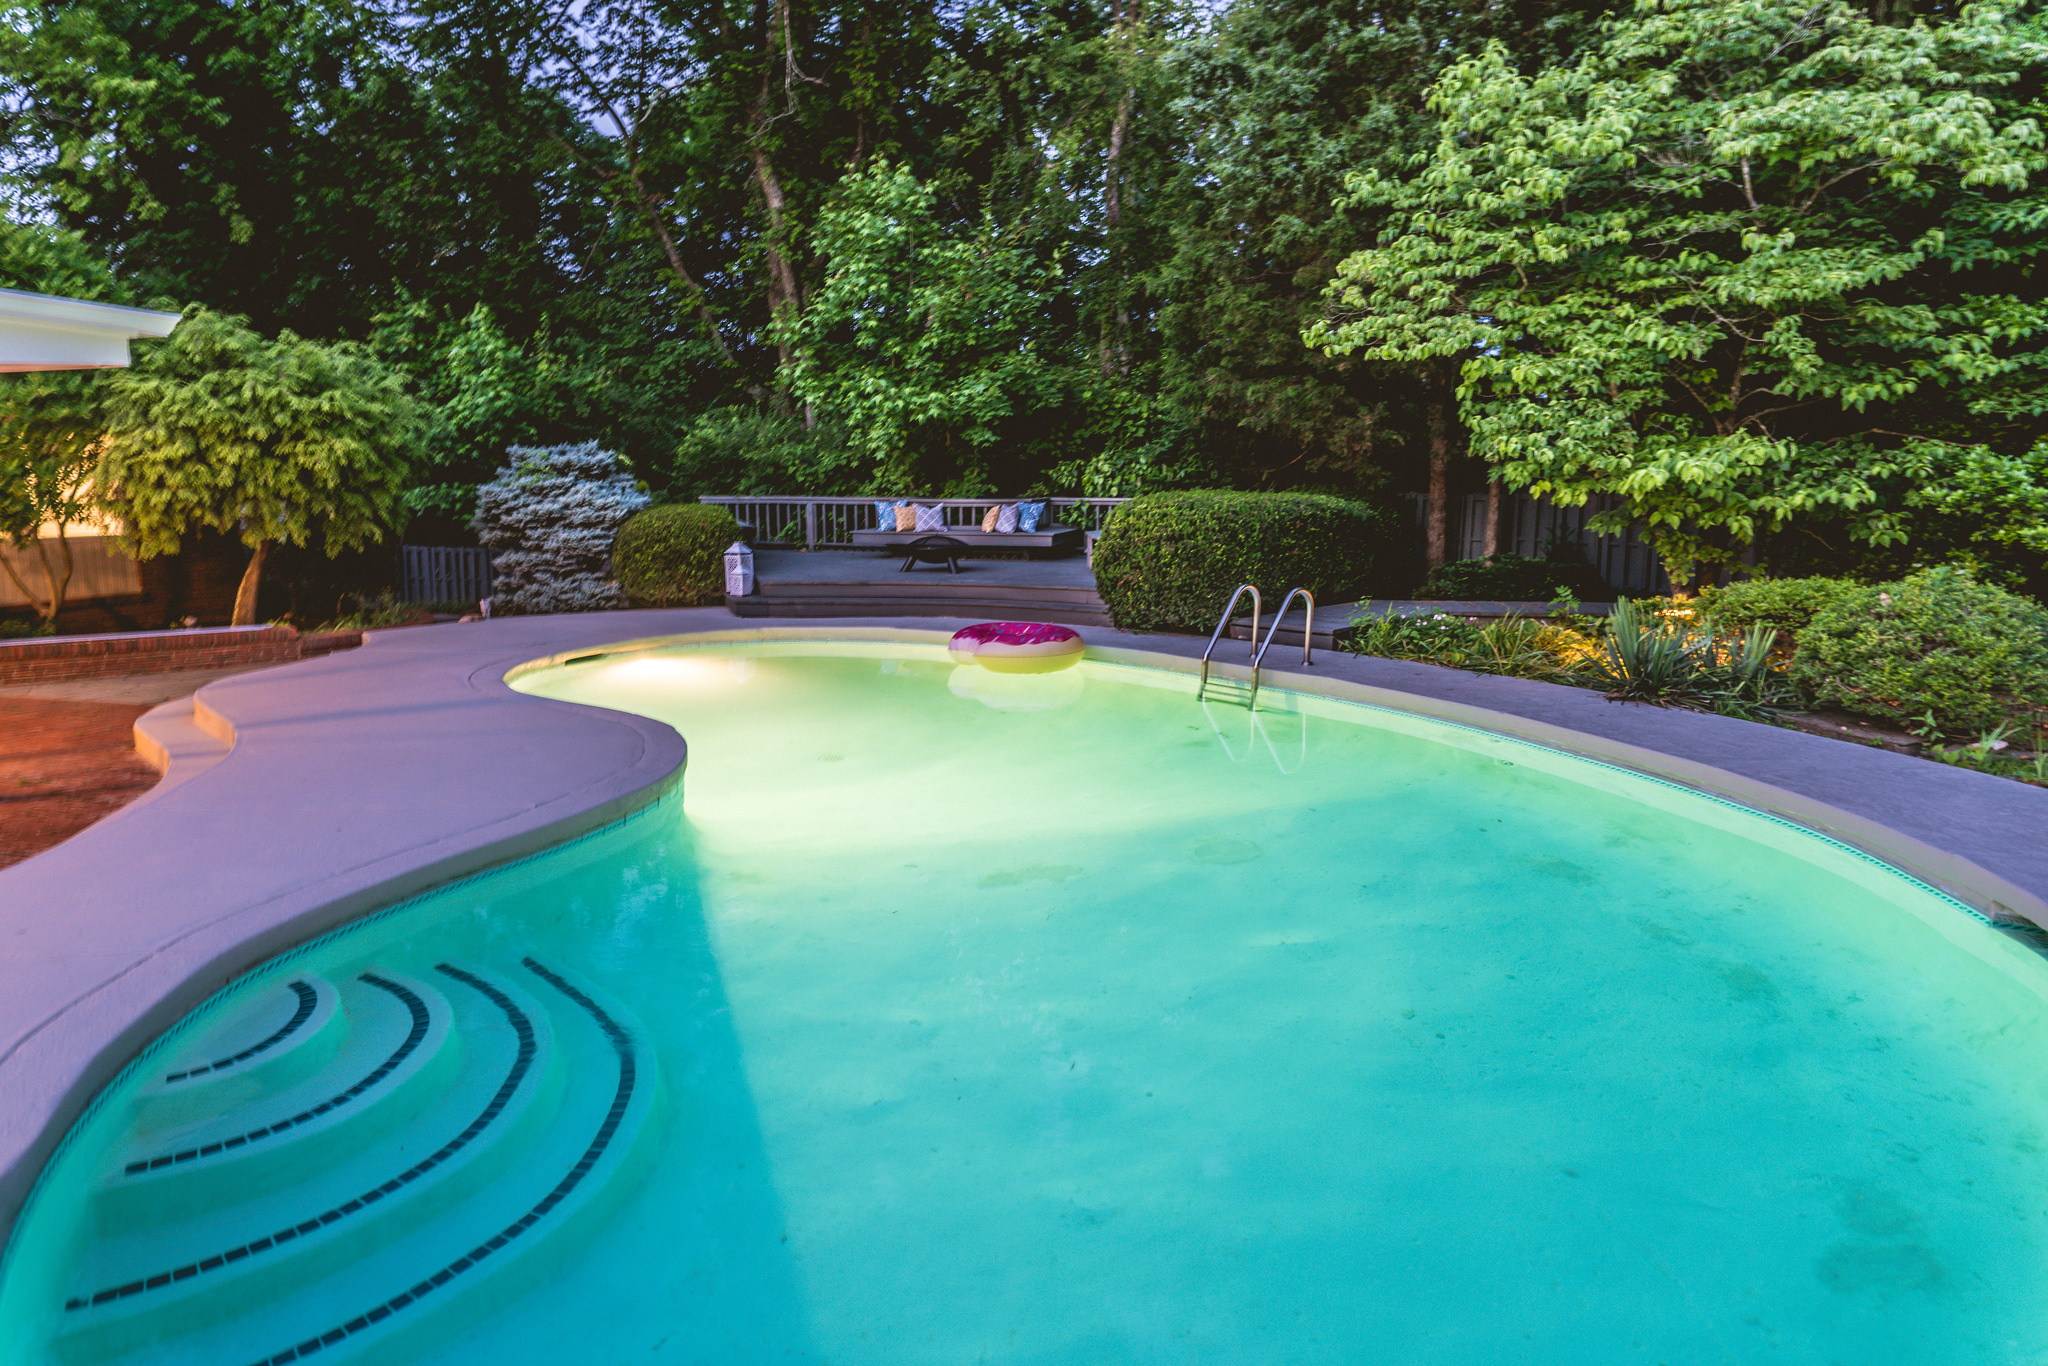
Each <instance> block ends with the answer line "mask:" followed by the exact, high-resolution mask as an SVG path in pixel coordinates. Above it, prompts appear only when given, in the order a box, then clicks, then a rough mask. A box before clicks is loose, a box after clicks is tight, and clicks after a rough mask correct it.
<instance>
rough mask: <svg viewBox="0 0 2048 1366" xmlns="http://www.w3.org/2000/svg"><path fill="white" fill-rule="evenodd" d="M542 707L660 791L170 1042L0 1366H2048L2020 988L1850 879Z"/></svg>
mask: <svg viewBox="0 0 2048 1366" xmlns="http://www.w3.org/2000/svg"><path fill="white" fill-rule="evenodd" d="M517 686H519V687H521V688H522V689H523V690H525V691H528V692H531V693H533V694H536V695H539V696H545V697H552V698H562V699H569V700H573V701H578V702H587V703H592V704H596V705H602V706H609V707H615V708H619V709H623V710H628V711H633V712H639V713H643V714H646V715H650V716H655V717H659V718H661V719H663V720H665V721H668V722H671V723H672V724H674V725H675V726H676V727H677V728H678V729H679V730H680V731H681V732H682V733H683V735H684V736H685V737H686V738H687V740H688V743H689V767H688V772H687V777H686V780H685V783H684V786H683V792H682V796H681V798H680V800H675V799H671V800H669V801H666V802H664V803H662V804H660V805H657V806H656V807H654V808H652V809H651V810H649V811H647V812H645V813H643V814H642V815H640V816H638V817H635V818H633V819H631V820H628V821H626V822H624V823H622V824H621V825H619V826H617V827H614V828H613V829H611V830H609V831H607V832H604V833H602V834H600V835H598V836H595V837H591V838H587V839H585V840H582V841H579V842H577V843H574V844H572V845H569V846H566V847H564V848H561V849H558V850H555V851H553V852H550V853H548V854H545V855H542V856H540V857H537V858H535V859H532V860H529V861H527V862H525V863H523V864H520V865H518V866H515V867H512V868H509V869H505V870H501V871H498V872H496V873H492V874H489V875H485V876H482V877H479V878H475V879H471V880H469V881H467V882H465V883H462V884H460V885H458V886H454V887H451V888H447V889H444V890H442V891H440V892H437V893H435V894H433V895H430V896H427V897H424V898H422V899H420V900H418V901H416V902H414V903H410V904H408V905H407V906H404V907H401V908H398V909H396V910H395V911H393V912H391V913H389V914H386V915H383V916H381V917H378V918H375V919H373V920H371V921H369V922H366V923H364V924H361V925H358V926H356V927H352V928H351V929H349V930H346V931H343V932H341V933H338V934H336V935H333V936H331V937H329V938H327V939H326V940H323V941H321V942H319V943H316V944H314V945H312V946H310V947H308V948H306V949H304V950H301V951H299V952H297V953H295V954H292V955H288V956H287V957H286V958H284V959H281V960H279V961H277V962H275V963H272V964H270V965H267V966H266V967H265V968H263V969H262V970H260V971H258V972H256V973H254V974H252V975H250V976H249V977H248V978H246V979H244V980H243V981H242V982H240V983H238V984H237V985H236V986H234V987H232V988H231V989H229V990H228V991H227V992H225V993H223V994H222V995H221V996H220V997H219V998H217V999H216V1000H215V1001H214V1002H212V1003H210V1004H209V1005H208V1006H206V1007H205V1008H203V1009H202V1010H200V1011H198V1012H196V1013H195V1015H194V1016H193V1017H192V1018H190V1019H189V1020H188V1021H187V1022H186V1023H185V1024H184V1025H182V1026H181V1027H180V1028H179V1029H178V1030H176V1031H174V1032H173V1033H172V1034H171V1035H170V1036H169V1037H167V1038H166V1039H165V1040H164V1041H163V1042H162V1043H161V1044H160V1045H159V1046H158V1047H157V1048H156V1049H154V1050H153V1051H152V1052H151V1053H150V1054H149V1055H147V1056H146V1057H145V1058H144V1059H143V1060H142V1062H141V1063H139V1064H138V1065H137V1066H136V1067H135V1068H133V1069H131V1071H130V1072H129V1074H127V1075H126V1076H125V1077H124V1078H123V1079H122V1080H121V1081H120V1082H118V1083H117V1084H116V1085H115V1086H113V1087H112V1088H111V1089H110V1090H109V1092H108V1093H107V1094H106V1095H105V1096H104V1097H103V1098H102V1102H101V1104H99V1106H98V1107H97V1108H96V1109H95V1110H94V1111H93V1112H92V1114H91V1115H90V1116H89V1117H88V1118H87V1119H86V1120H85V1121H83V1122H82V1123H81V1124H80V1126H79V1127H78V1128H77V1129H76V1130H75V1131H74V1133H73V1135H72V1138H71V1140H70V1141H69V1143H68V1144H67V1146H66V1148H65V1149H64V1151H63V1153H62V1154H61V1156H60V1157H59V1159H58V1160H57V1161H56V1162H55V1163H53V1165H52V1167H51V1169H50V1171H49V1172H48V1173H47V1174H46V1177H45V1180H44V1182H43V1184H42V1185H41V1187H40V1188H39V1190H38V1193H37V1195H36V1197H35V1199H34V1201H33V1203H32V1205H31V1208H30V1210H29V1212H28V1214H27V1215H26V1216H25V1218H24V1220H23V1223H22V1225H21V1227H20V1229H19V1230H18V1232H17V1235H16V1237H15V1239H14V1241H13V1244H12V1245H11V1247H10V1249H9V1252H8V1256H7V1261H6V1263H5V1267H4V1281H0V1360H4V1361H6V1362H9V1363H33V1362H46V1361H47V1362H64V1363H85V1362H102V1361H109V1362H110V1361H134V1362H149V1363H151V1364H152V1366H157V1364H158V1363H164V1364H165V1366H172V1364H176V1363H187V1362H192V1363H199V1362H205V1363H227V1366H240V1363H254V1362H259V1361H260V1362H272V1361H288V1360H299V1359H307V1358H318V1359H319V1360H321V1361H329V1360H365V1361H376V1362H380V1363H383V1362H404V1361H421V1362H435V1363H450V1364H452V1363H485V1362H488V1363H492V1364H493V1366H536V1364H538V1363H547V1364H548V1366H562V1364H563V1363H583V1362H591V1363H614V1362H626V1361H641V1360H646V1361H653V1362H703V1363H714V1362H715V1363H757V1362H760V1363H765V1362H798V1361H807V1362H829V1363H846V1364H847V1366H854V1364H856V1363H859V1364H863V1366H868V1364H871V1366H924V1364H925V1363H930V1364H931V1366H940V1364H941V1363H943V1364H944V1366H956V1364H958V1363H972V1362H1004V1363H1020V1364H1021V1363H1034V1364H1035V1363H1045V1364H1046V1366H1052V1364H1054V1363H1058V1364H1059V1366H1082V1364H1083V1363H1086V1364H1087V1366H1099V1364H1102V1363H1122V1362H1130V1363H1168V1362H1191V1363H1192V1362H1205V1363H1208V1362H1232V1363H1241V1362H1258V1363H1281V1362H1288V1363H1293V1362H1300V1363H1366V1362H1371V1363H1379V1362H1388V1363H1402V1364H1403V1366H1423V1364H1428V1366H1438V1364H1441V1366H1453V1364H1455V1366H1479V1364H1481V1363H1485V1364H1488V1366H1490V1364H1491V1363H1500V1362H1559V1363H1565V1362H1569V1363H1608V1362H1617V1363H1618V1362H1629V1363H1636V1362H1641V1363H1665V1364H1666V1366H1678V1364H1679V1363H1709V1362H1713V1363H1721V1362H1787V1363H1832V1362H1839V1363H1856V1364H1858V1366H1862V1364H1863V1363H1872V1362H1906V1361H1910V1362H1914V1363H1916V1364H1918V1366H1931V1364H1932V1363H1943V1362H1957V1363H1963V1362H1969V1363H2007V1362H2011V1363H2041V1362H2048V1331H2044V1330H2048V1296H2044V1295H2042V1294H2041V1293H2040V1292H2039V1290H2038V1288H2037V1287H2038V1282H2039V1280H2040V1278H2041V1275H2042V1272H2043V1269H2044V1267H2048V1154H2044V1151H2043V1150H2044V1148H2048V1067H2044V1065H2043V1063H2042V1040H2043V1038H2044V1031H2043V1024H2044V1021H2043V1018H2042V1017H2043V984H2044V981H2048V961H2044V960H2043V959H2041V958H2040V957H2038V956H2036V955H2035V954H2034V953H2032V952H2031V951H2030V950H2028V949H2027V948H2025V947H2024V946H2022V945H2019V944H2017V943H2015V942H2014V941H2013V940H2011V939H2009V938H2007V937H2006V936H2005V935H2003V934H2001V933H2000V932H1999V931H1997V930H1995V929H1993V928H1991V927H1990V926H1988V925H1986V924H1984V923H1983V922H1982V921H1980V920H1978V919H1975V918H1973V917H1972V916H1971V915H1970V914H1968V913H1967V912H1965V911H1964V910H1963V909H1962V908H1960V907H1959V906H1957V905H1956V904H1955V903H1953V902H1950V901H1948V900H1946V899H1944V898H1942V897H1940V896H1938V895H1937V894H1935V893H1933V892H1931V891H1929V890H1928V889H1926V888H1924V887H1922V886H1920V885H1919V884H1916V883H1914V882H1912V881H1910V880H1908V879H1906V878H1904V877H1902V876H1900V875H1898V874H1897V873H1895V872H1892V871H1891V870H1889V869H1887V868H1885V867H1883V866H1881V865H1879V864H1877V863H1875V862H1874V861H1872V860H1870V859H1869V858H1867V857H1865V856H1862V855H1860V854H1857V853H1855V852H1853V851H1850V850H1847V849H1845V848H1842V847H1841V846H1838V845H1835V844H1832V843H1830V842H1827V841H1825V840H1822V839H1819V838H1816V837H1814V836H1811V835H1809V834H1807V833H1805V832H1802V831H1799V830H1796V829H1794V828H1792V827H1790V826H1788V825H1786V824H1784V823H1782V822H1779V821H1775V820H1772V819H1769V818H1766V817H1763V816H1760V815H1757V814H1754V813H1751V812H1748V811H1745V810H1742V809H1740V808H1737V807H1734V806H1731V805H1729V804H1727V803H1724V802H1720V801H1717V800H1714V799H1712V798H1708V797H1705V796H1701V795H1699V794H1695V793H1691V792H1688V791H1684V790H1681V789H1678V788H1676V787H1672V786H1669V785H1666V784H1661V783H1657V782H1654V781H1651V780H1648V779H1644V778H1641V777H1637V776H1633V775H1630V774H1626V773H1623V772H1620V771H1618V770H1615V769H1612V768H1608V767H1604V766H1601V765H1597V764H1592V763H1587V762H1584V761H1581V760H1577V759H1572V758H1568V757H1565V756H1562V755H1559V754H1556V753H1554V752H1551V751H1547V750H1544V749H1541V748H1538V747H1535V746H1531V745H1527V744H1522V743H1518V742H1515V741H1512V740H1506V739H1503V738H1500V737H1496V736H1490V735H1486V734H1482V733H1479V732H1474V731H1470V730H1464V729H1461V728H1457V727H1452V726H1447V725H1442V724H1438V723H1434V722H1430V721H1426V720H1421V719H1418V718H1414V717H1411V716H1406V715H1403V714H1400V713H1395V712H1389V711H1381V710H1375V709H1371V708H1366V707H1362V706H1356V705H1353V704H1349V703H1344V702H1338V701H1331V700H1327V699H1316V698H1304V697H1297V696H1291V695H1288V694H1285V693H1281V692H1277V691H1273V690H1271V689H1267V690H1262V693H1261V704H1260V705H1261V708H1262V710H1261V712H1260V713H1259V714H1258V715H1257V716H1256V717H1255V716H1253V715H1252V714H1250V713H1248V712H1247V711H1246V710H1245V708H1244V707H1243V706H1242V705H1231V704H1228V703H1219V702H1217V701H1214V700H1212V701H1211V702H1209V703H1208V704H1207V705H1204V704H1203V703H1202V702H1200V701H1198V700H1197V698H1196V697H1195V695H1194V689H1193V683H1192V680H1190V679H1188V678H1186V677H1184V676H1182V675H1179V674H1174V673H1168V672H1160V671H1149V670H1142V669H1135V668H1126V667H1121V666H1115V665H1110V664H1105V663H1099V662H1095V661H1089V662H1087V663H1084V664H1083V665H1081V666H1079V667H1078V668H1076V669H1073V670H1069V671H1066V672H1063V673H1058V674H1050V675H1043V676H1025V677H1016V676H997V675H991V674H988V673H986V672H984V671H979V670H977V669H976V668H975V667H974V666H965V667H964V668H962V667H958V666H955V665H953V664H952V663H950V662H949V661H948V660H947V659H946V658H945V656H944V653H943V651H941V650H938V649H934V648H928V647H924V646H917V645H894V644H892V645H880V644H826V643H822V642H819V643H808V644H806V643H799V642H783V643H778V644H765V645H752V646H718V647H701V648H695V649H689V648H674V649H667V650H657V651H650V652H643V653H640V654H637V655H632V656H621V657H617V658H606V659H595V660H588V661H585V662H580V663H577V664H574V665H570V666H567V667H562V668H555V669H550V670H545V671H541V672H537V673H533V674H529V675H527V676H525V677H524V678H522V679H521V680H520V681H519V683H518V685H517ZM173 1078H175V1079H173ZM323 1106H325V1107H326V1108H324V1109H323V1108H321V1107H323ZM380 1192H381V1193H380ZM234 1254H238V1255H234ZM159 1278H161V1279H160V1280H159ZM67 1305H68V1306H71V1307H67Z"/></svg>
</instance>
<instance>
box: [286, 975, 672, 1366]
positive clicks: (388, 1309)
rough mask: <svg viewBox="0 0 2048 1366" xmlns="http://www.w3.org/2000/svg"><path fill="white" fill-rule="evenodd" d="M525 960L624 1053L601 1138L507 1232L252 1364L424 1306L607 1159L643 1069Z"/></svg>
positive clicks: (314, 1347)
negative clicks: (369, 1306) (337, 1323)
mask: <svg viewBox="0 0 2048 1366" xmlns="http://www.w3.org/2000/svg"><path fill="white" fill-rule="evenodd" d="M521 961H522V962H523V963H524V964H525V965H526V967H527V968H528V969H529V970H530V971H532V972H533V973H534V974H535V975H536V976H538V977H539V978H540V979H541V980H542V981H544V982H546V983H547V984H548V985H549V986H551V987H553V988H555V990H557V991H559V992H561V993H562V994H563V995H564V996H567V997H568V998H569V999H570V1000H572V1001H574V1002H575V1003H576V1004H577V1005H579V1006H581V1007H583V1009H584V1010H585V1011H587V1012H589V1014H590V1017H591V1019H593V1020H595V1021H596V1022H597V1027H598V1028H599V1029H601V1030H603V1031H604V1036H605V1038H607V1039H609V1040H610V1041H611V1045H612V1048H613V1050H614V1051H615V1052H617V1053H618V1055H619V1085H618V1089H617V1090H616V1091H615V1092H614V1093H613V1095H612V1106H611V1109H610V1110H608V1111H606V1112H605V1117H604V1122H603V1123H602V1124H600V1125H598V1126H597V1136H596V1137H595V1138H593V1139H591V1140H590V1146H589V1147H587V1148H585V1149H584V1150H583V1156H582V1157H581V1158H580V1159H578V1160H577V1163H576V1165H575V1166H573V1167H571V1168H570V1169H569V1170H568V1173H567V1174H566V1175H564V1176H563V1177H562V1179H561V1180H560V1181H557V1182H556V1183H555V1188H554V1189H553V1190H551V1191H549V1192H548V1193H547V1194H546V1195H544V1196H542V1197H541V1199H540V1203H538V1204H536V1205H535V1206H534V1207H533V1208H532V1209H530V1210H528V1211H527V1212H526V1213H525V1214H523V1215H521V1216H520V1217H519V1218H518V1220H516V1221H515V1222H513V1223H510V1224H507V1225H506V1226H505V1228H504V1230H503V1231H502V1232H500V1233H499V1234H497V1235H496V1236H495V1237H493V1238H492V1239H490V1241H488V1242H484V1243H479V1244H477V1245H476V1246H475V1247H473V1248H471V1249H470V1250H469V1251H468V1252H466V1253H464V1254H463V1255H462V1256H460V1257H457V1258H456V1259H455V1260H454V1261H452V1262H450V1263H448V1265H446V1266H444V1267H442V1268H441V1269H440V1270H439V1271H436V1272H435V1273H434V1274H433V1275H431V1276H429V1277H427V1278H426V1279H425V1280H423V1281H421V1282H420V1283H419V1284H417V1285H415V1286H414V1287H413V1288H412V1289H410V1290H408V1291H406V1292H405V1293H404V1294H402V1295H394V1296H392V1297H391V1298H390V1299H388V1300H386V1301H384V1303H382V1304H380V1305H378V1306H376V1307H375V1308H374V1309H371V1310H369V1311H368V1312H366V1313H362V1314H358V1315H357V1316H356V1317H354V1318H352V1319H350V1320H349V1321H348V1322H347V1323H344V1324H342V1325H341V1326H340V1327H337V1328H330V1329H328V1330H327V1331H326V1332H324V1333H322V1334H320V1335H319V1336H318V1337H311V1338H307V1339H306V1340H305V1341H304V1342H302V1343H300V1344H299V1345H298V1346H296V1347H287V1348H285V1349H284V1350H283V1351H282V1352H277V1353H274V1354H272V1355H270V1356H267V1357H262V1358H259V1359H258V1360H257V1361H255V1362H254V1363H252V1366H283V1363H285V1362H288V1361H299V1360H301V1359H303V1358H305V1357H309V1356H312V1355H313V1354H314V1353H315V1352H318V1351H321V1350H322V1349H324V1348H328V1347H332V1346H334V1345H336V1344H337V1343H341V1342H346V1341H347V1340H348V1339H349V1338H350V1337H352V1336H354V1335H355V1334H357V1333H360V1332H362V1331H363V1330H364V1329H366V1328H372V1327H374V1326H376V1325H377V1324H380V1323H382V1322H383V1321H384V1320H385V1319H388V1318H390V1317H391V1316H392V1315H393V1314H395V1313H397V1312H398V1311H399V1310H401V1309H404V1308H406V1307H407V1306H409V1305H414V1304H417V1303H419V1302H420V1301H421V1300H422V1299H424V1298H425V1297H427V1296H428V1295H431V1294H433V1293H434V1292H435V1291H436V1290H439V1289H440V1288H441V1287H442V1286H444V1285H446V1284H448V1282H450V1281H452V1280H454V1279H455V1278H456V1277H457V1276H460V1275H461V1274H462V1273H463V1272H465V1271H468V1270H470V1269H472V1268H473V1267H475V1266H476V1265H477V1263H479V1262H481V1261H483V1260H484V1259H485V1258H486V1257H488V1256H490V1255H491V1254H492V1253H493V1252H497V1251H499V1250H500V1249H501V1248H503V1247H504V1246H505V1245H506V1244H507V1243H510V1242H511V1241H512V1240H513V1239H515V1238H517V1237H519V1236H520V1235H521V1234H523V1233H525V1232H526V1231H527V1230H528V1229H530V1228H532V1227H533V1226H534V1225H535V1224H537V1223H539V1222H540V1221H541V1220H542V1219H543V1218H544V1217H546V1215H547V1213H548V1211H549V1210H552V1209H553V1208H554V1207H555V1206H556V1205H559V1204H561V1203H562V1201H564V1200H566V1199H567V1198H568V1196H569V1192H571V1191H573V1190H575V1189H576V1187H577V1186H578V1185H579V1184H581V1182H582V1180H583V1178H584V1177H585V1176H587V1175H589V1173H590V1169H591V1168H593V1167H595V1166H596V1165H597V1163H598V1160H599V1159H600V1158H602V1157H603V1156H604V1153H605V1149H606V1148H609V1147H610V1146H611V1142H612V1138H613V1137H614V1136H615V1135H616V1134H617V1133H618V1131H619V1123H620V1121H621V1120H623V1119H624V1118H625V1116H626V1107H627V1106H628V1105H629V1104H630V1103H631V1102H632V1099H633V1086H634V1083H635V1081H636V1079H637V1077H638V1075H639V1069H638V1066H637V1065H636V1064H635V1062H634V1058H633V1040H632V1038H631V1037H630V1036H629V1035H628V1034H627V1033H626V1031H625V1030H624V1029H622V1028H620V1027H619V1024H618V1022H617V1021H616V1020H614V1019H612V1017H611V1016H609V1015H607V1014H605V1012H604V1007H602V1006H600V1005H598V1003H597V1002H595V1001H593V1000H591V999H590V997H588V996H586V995H584V994H583V993H582V992H580V991H578V990H577V989H576V988H575V987H574V986H572V985H571V984H570V983H568V982H567V981H565V980H563V979H562V978H561V977H560V976H559V975H557V974H556V973H554V972H551V971H549V970H548V969H547V968H545V967H542V966H541V965H540V964H539V963H536V962H535V961H534V960H533V959H531V958H526V959H522V960H521Z"/></svg>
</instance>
